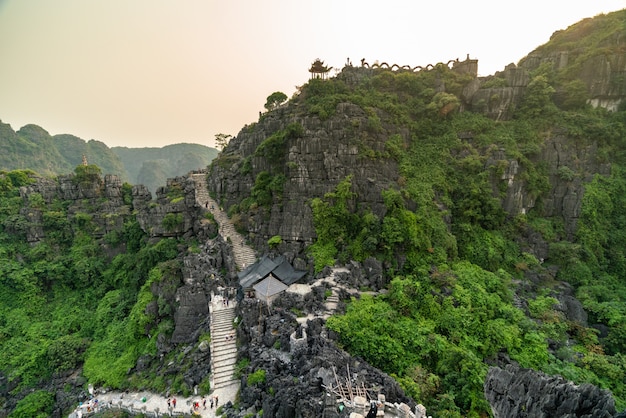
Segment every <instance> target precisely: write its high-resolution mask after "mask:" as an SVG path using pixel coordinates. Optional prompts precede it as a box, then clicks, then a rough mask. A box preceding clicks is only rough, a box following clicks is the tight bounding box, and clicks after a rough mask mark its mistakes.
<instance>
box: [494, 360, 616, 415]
mask: <svg viewBox="0 0 626 418" xmlns="http://www.w3.org/2000/svg"><path fill="white" fill-rule="evenodd" d="M484 388H485V397H486V398H487V400H488V401H489V403H490V405H491V410H492V412H493V415H494V417H495V418H509V417H533V418H575V417H576V418H582V417H584V418H611V417H614V416H617V415H616V411H615V401H614V400H613V397H612V396H611V393H610V392H609V391H606V390H602V389H599V388H598V387H596V386H593V385H590V384H582V385H575V384H573V383H572V382H569V381H567V380H565V379H563V378H562V377H560V376H548V375H546V374H544V373H541V372H537V371H535V370H532V369H523V368H520V367H519V366H518V365H516V364H507V365H506V366H504V367H503V368H500V367H491V368H489V372H488V373H487V378H486V379H485V385H484Z"/></svg>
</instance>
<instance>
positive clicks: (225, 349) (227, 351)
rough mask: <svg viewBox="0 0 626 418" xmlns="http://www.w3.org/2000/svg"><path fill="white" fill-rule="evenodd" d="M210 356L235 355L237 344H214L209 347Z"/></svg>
mask: <svg viewBox="0 0 626 418" xmlns="http://www.w3.org/2000/svg"><path fill="white" fill-rule="evenodd" d="M211 357H212V358H218V357H219V358H222V357H237V346H236V345H233V346H214V347H213V348H212V349H211Z"/></svg>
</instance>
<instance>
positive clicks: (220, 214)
mask: <svg viewBox="0 0 626 418" xmlns="http://www.w3.org/2000/svg"><path fill="white" fill-rule="evenodd" d="M191 178H192V179H193V181H194V183H195V189H196V202H197V203H198V205H200V206H201V207H204V208H206V209H207V210H208V211H210V212H211V213H212V214H213V218H214V219H215V221H216V222H217V224H218V226H219V233H220V235H221V236H222V238H223V239H224V240H225V241H226V242H229V243H230V245H231V247H232V250H233V256H234V259H235V264H236V265H237V268H238V269H239V270H242V269H244V268H245V267H246V266H248V265H250V264H252V263H255V262H256V254H255V253H254V250H253V249H252V248H250V247H249V246H248V245H246V243H245V242H244V239H243V237H242V236H241V234H239V233H238V232H237V231H236V230H235V227H234V226H233V224H232V222H231V221H230V219H228V216H227V215H226V213H225V212H224V211H223V210H222V209H221V208H220V206H219V205H218V204H217V202H215V200H214V199H213V198H211V196H210V195H209V191H208V189H207V184H206V173H192V174H191ZM235 307H236V302H235V301H234V300H229V301H228V304H224V298H223V296H216V295H212V297H211V303H210V305H209V312H210V315H211V371H212V374H211V390H212V391H214V393H215V394H217V393H221V394H222V395H226V398H225V399H223V400H224V401H227V400H231V401H234V400H235V396H236V393H237V391H238V390H239V381H238V380H237V379H236V377H235V363H236V362H237V339H236V334H235V328H234V320H235Z"/></svg>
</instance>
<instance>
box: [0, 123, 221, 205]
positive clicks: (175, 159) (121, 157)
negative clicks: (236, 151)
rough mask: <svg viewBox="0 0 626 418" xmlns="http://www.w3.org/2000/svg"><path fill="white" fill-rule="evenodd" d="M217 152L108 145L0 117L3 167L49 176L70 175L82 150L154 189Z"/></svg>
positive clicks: (97, 161)
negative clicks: (18, 124) (16, 125)
mask: <svg viewBox="0 0 626 418" xmlns="http://www.w3.org/2000/svg"><path fill="white" fill-rule="evenodd" d="M217 154H218V151H217V150H216V149H215V148H210V147H207V146H204V145H200V144H187V143H182V144H173V145H167V146H165V147H163V148H154V147H147V148H127V147H113V148H109V147H108V146H107V145H106V144H105V143H103V142H101V141H96V140H94V139H91V140H89V141H85V140H84V139H81V138H79V137H77V136H74V135H70V134H59V135H50V134H49V133H48V131H46V130H45V129H44V128H42V127H40V126H37V125H34V124H28V125H25V126H23V127H22V128H20V129H19V130H18V131H14V130H13V128H12V127H11V125H9V124H7V123H3V122H2V121H1V120H0V169H1V170H7V171H10V170H16V169H31V170H33V171H35V172H37V173H40V174H43V175H46V176H55V175H58V174H68V173H72V172H73V171H74V168H75V167H76V166H77V165H79V164H81V163H82V158H83V155H84V156H85V157H86V158H87V161H88V162H89V164H95V165H97V166H98V167H100V168H101V169H102V172H103V173H106V174H117V175H118V176H120V178H121V179H122V181H125V182H129V183H132V184H143V185H145V186H146V187H148V189H149V190H150V191H151V192H152V193H154V192H155V191H156V189H157V188H158V187H159V186H164V185H165V184H166V181H167V179H168V178H172V177H176V176H179V175H182V174H186V173H188V172H189V171H191V170H194V169H197V168H203V167H206V166H207V165H209V164H210V162H211V161H212V160H213V158H215V157H216V156H217Z"/></svg>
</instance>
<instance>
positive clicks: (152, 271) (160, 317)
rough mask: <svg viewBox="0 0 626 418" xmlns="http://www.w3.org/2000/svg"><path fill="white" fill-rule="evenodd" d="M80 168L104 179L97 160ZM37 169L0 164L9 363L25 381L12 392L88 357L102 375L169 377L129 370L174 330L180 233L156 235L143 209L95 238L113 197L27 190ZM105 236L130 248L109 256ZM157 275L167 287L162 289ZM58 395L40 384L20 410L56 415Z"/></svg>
mask: <svg viewBox="0 0 626 418" xmlns="http://www.w3.org/2000/svg"><path fill="white" fill-rule="evenodd" d="M75 171H76V176H75V177H74V179H75V181H76V182H77V183H83V182H87V183H93V182H96V184H98V181H99V180H100V168H99V167H97V166H95V165H89V166H82V165H81V166H78V167H77V168H76V170H75ZM33 175H34V173H33V172H30V171H20V170H18V171H11V172H1V173H0V351H1V352H2V353H3V355H2V356H0V373H2V374H4V375H5V376H7V378H8V379H9V382H11V385H12V386H13V387H15V389H13V391H12V392H11V393H12V395H14V396H16V398H17V399H19V398H20V393H22V391H25V392H27V390H28V388H31V387H38V386H39V385H40V384H41V383H43V382H45V381H46V380H48V379H50V378H51V377H54V376H57V375H65V374H66V373H68V372H73V371H74V370H76V369H77V368H79V367H81V366H82V365H83V363H84V369H83V372H84V375H85V376H86V377H87V378H88V379H89V380H90V381H92V382H93V383H95V384H103V385H107V386H110V387H117V388H124V387H128V386H130V385H131V384H133V385H138V384H142V385H144V384H145V385H148V386H149V387H154V386H156V385H164V383H163V381H158V380H155V379H152V380H146V381H139V380H136V379H135V380H133V381H131V380H129V376H128V375H127V372H128V370H129V368H132V367H134V365H135V363H136V361H137V358H138V357H139V356H141V355H144V354H150V353H154V352H155V341H156V338H158V336H159V334H161V333H165V334H167V335H169V334H171V332H172V330H173V322H172V318H171V315H172V313H173V305H172V304H173V292H174V291H175V289H176V288H177V287H178V286H179V282H180V277H181V276H180V265H179V262H178V261H177V256H178V255H179V251H180V250H179V242H178V240H177V239H162V240H159V241H153V242H151V243H148V242H147V240H146V239H145V234H144V233H143V231H142V230H141V229H140V228H139V225H138V223H137V221H136V220H135V219H134V215H128V216H127V217H126V218H125V221H124V225H123V228H122V229H121V230H119V231H112V232H110V233H109V234H106V235H105V236H104V237H103V238H102V239H95V238H94V236H95V234H94V232H95V231H96V226H95V223H94V219H93V215H94V211H97V208H98V205H99V204H102V203H106V202H104V201H103V200H102V199H101V198H96V199H93V200H91V199H85V200H82V201H76V202H74V203H73V204H72V205H71V206H70V205H69V203H68V202H67V201H56V200H55V201H53V202H52V203H50V202H48V203H46V202H45V201H44V199H43V198H42V196H41V195H39V194H37V193H35V194H32V195H31V196H30V197H29V199H28V200H24V199H22V198H21V197H20V195H19V187H21V186H24V185H28V184H31V183H33V181H34V178H33ZM123 190H126V188H123ZM34 213H40V215H41V216H35V215H33V214H34ZM128 213H130V211H128ZM109 216H111V215H110V214H109ZM37 227H42V228H43V232H44V237H43V238H42V239H41V241H40V242H39V243H37V244H36V245H29V244H28V243H27V242H26V241H25V238H26V231H27V230H29V229H30V228H37ZM105 246H107V247H109V248H110V249H111V248H116V247H119V246H123V247H124V248H125V249H126V250H125V251H124V252H121V253H120V254H119V255H117V256H115V257H114V258H109V257H107V255H106V253H105V251H104V247H105ZM155 285H158V287H159V288H160V289H161V291H160V293H159V295H161V296H159V297H157V296H154V295H153V293H152V290H151V286H155ZM167 289H170V290H167ZM164 295H165V296H164ZM168 295H169V296H168ZM166 296H168V297H167V298H166ZM149 303H156V306H158V310H157V313H156V314H154V315H148V314H146V306H147V305H148V304H149ZM157 323H158V328H155V327H156V324H157ZM148 335H150V336H151V337H148ZM178 389H179V390H180V389H181V386H180V383H179V385H178ZM53 402H54V396H53V395H51V394H49V393H48V392H45V391H38V392H34V393H32V394H30V395H28V397H26V398H24V400H23V401H22V402H20V404H18V406H17V408H16V409H15V411H14V412H13V416H16V417H19V416H29V417H31V416H48V415H49V412H50V409H49V408H50V407H51V406H52V404H53Z"/></svg>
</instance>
